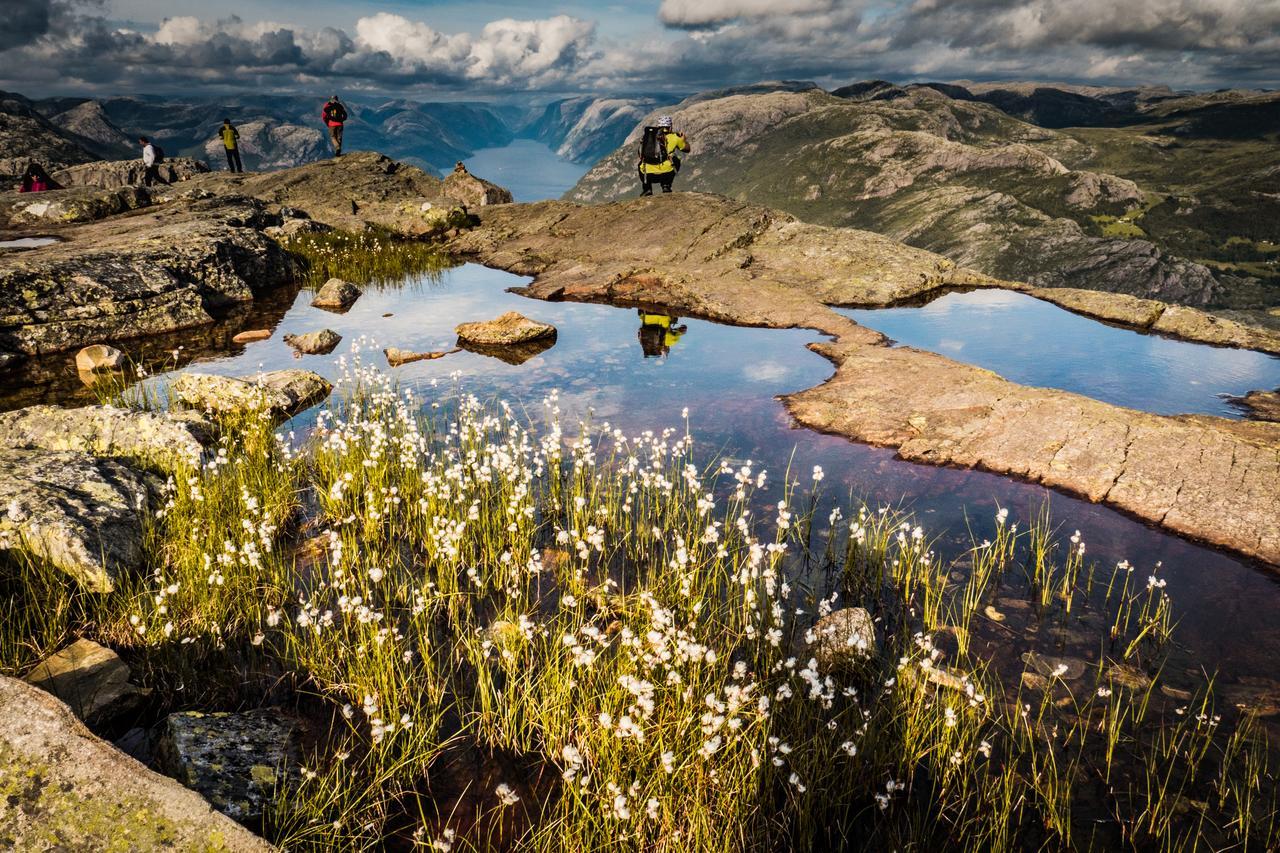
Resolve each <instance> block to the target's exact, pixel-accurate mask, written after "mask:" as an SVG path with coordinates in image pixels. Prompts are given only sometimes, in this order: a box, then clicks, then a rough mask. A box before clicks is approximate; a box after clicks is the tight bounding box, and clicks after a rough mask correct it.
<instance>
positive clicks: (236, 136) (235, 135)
mask: <svg viewBox="0 0 1280 853" xmlns="http://www.w3.org/2000/svg"><path fill="white" fill-rule="evenodd" d="M218 135H219V136H221V137H222V146H223V147H224V148H226V149H227V171H228V172H243V171H244V164H243V163H241V162H240V131H238V130H236V126H235V125H234V124H232V123H231V119H229V118H224V119H223V120H222V127H221V128H219V129H218Z"/></svg>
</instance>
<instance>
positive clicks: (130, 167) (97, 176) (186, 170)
mask: <svg viewBox="0 0 1280 853" xmlns="http://www.w3.org/2000/svg"><path fill="white" fill-rule="evenodd" d="M144 168H145V167H144V166H143V165H142V160H141V159H137V160H98V161H96V162H93V163H81V164H80V165H78V166H69V167H67V168H65V169H59V170H58V171H56V172H54V173H53V175H52V177H53V179H54V180H55V181H57V182H58V183H60V184H62V186H64V187H100V188H102V189H117V188H121V187H130V186H138V185H140V184H141V183H142V173H143V170H144ZM158 171H159V174H160V177H161V178H162V179H163V180H165V181H167V182H169V183H171V184H173V183H178V182H180V181H185V180H188V179H189V178H192V177H194V176H195V175H200V174H203V173H205V172H207V171H209V166H208V165H207V164H206V163H203V162H201V161H200V160H194V159H192V158H190V157H174V158H169V157H166V158H165V160H164V162H163V163H161V164H160V168H159V170H158Z"/></svg>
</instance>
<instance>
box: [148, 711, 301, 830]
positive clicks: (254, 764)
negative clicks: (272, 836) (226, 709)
mask: <svg viewBox="0 0 1280 853" xmlns="http://www.w3.org/2000/svg"><path fill="white" fill-rule="evenodd" d="M297 732H298V729H297V724H296V723H295V722H294V721H293V720H292V719H290V718H289V717H286V716H285V715H283V714H281V713H280V712H278V711H275V710H272V709H259V710H256V711H247V712H245V713H240V714H230V713H211V714H205V713H201V712H198V711H187V712H183V713H178V714H170V715H169V716H168V717H166V718H165V720H164V722H162V723H161V724H160V725H159V727H158V728H157V730H156V732H155V757H156V762H157V764H158V765H159V767H160V768H161V769H162V770H163V771H164V772H165V773H167V774H168V775H170V776H172V777H173V778H175V779H177V780H178V781H179V782H181V783H182V784H184V785H186V786H187V787H188V788H191V789H192V790H194V791H198V792H199V793H200V794H202V795H204V797H206V798H207V799H208V801H209V802H210V803H211V804H212V805H213V807H214V808H215V809H217V810H218V811H220V812H222V813H223V814H225V815H227V816H229V817H232V818H235V819H236V820H238V821H247V822H255V821H260V820H261V819H262V815H263V810H264V809H265V807H266V805H267V803H269V802H270V801H271V798H272V796H273V795H274V793H275V790H276V786H277V785H279V784H280V783H282V782H284V781H285V780H286V779H287V777H288V776H290V775H292V774H294V773H296V772H297V763H298V758H297V746H296V737H297Z"/></svg>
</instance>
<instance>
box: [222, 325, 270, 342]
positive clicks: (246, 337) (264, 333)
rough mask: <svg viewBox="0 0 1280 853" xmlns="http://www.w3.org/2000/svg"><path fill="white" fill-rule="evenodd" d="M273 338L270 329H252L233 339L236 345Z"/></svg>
mask: <svg viewBox="0 0 1280 853" xmlns="http://www.w3.org/2000/svg"><path fill="white" fill-rule="evenodd" d="M269 337H271V330H270V329H250V330H249V331H247V332H240V333H239V334H238V335H236V336H235V337H233V338H232V339H231V342H232V343H234V344H248V343H253V342H254V341H265V340H266V339H267V338H269Z"/></svg>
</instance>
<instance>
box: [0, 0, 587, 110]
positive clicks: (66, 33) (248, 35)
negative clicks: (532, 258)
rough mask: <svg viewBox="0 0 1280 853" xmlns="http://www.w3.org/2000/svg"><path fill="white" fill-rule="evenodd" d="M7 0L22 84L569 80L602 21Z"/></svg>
mask: <svg viewBox="0 0 1280 853" xmlns="http://www.w3.org/2000/svg"><path fill="white" fill-rule="evenodd" d="M6 2H20V3H23V4H27V5H29V6H30V7H31V10H30V14H28V15H26V17H25V18H24V20H26V18H30V21H31V22H30V23H29V24H25V25H24V26H25V30H24V32H25V36H24V37H22V38H12V39H11V42H12V43H11V44H7V45H6V46H0V63H3V66H4V68H5V72H6V73H5V74H4V77H7V78H9V79H10V80H14V81H16V82H19V83H21V82H23V81H34V82H46V83H51V82H53V81H54V80H60V81H61V82H62V83H64V84H65V83H76V82H81V83H85V84H89V85H93V84H98V85H102V84H117V85H129V86H132V85H145V86H146V88H147V90H148V91H156V90H159V89H164V88H173V87H175V86H180V85H183V84H185V83H187V82H189V81H195V82H215V81H218V82H223V83H225V84H227V85H237V84H238V85H245V84H250V83H254V84H257V83H269V84H274V85H275V86H287V85H290V84H296V83H310V82H313V81H315V80H317V79H319V78H345V79H347V80H348V81H350V82H352V83H358V84H363V85H369V86H374V87H379V86H381V87H384V88H385V87H389V86H407V87H412V86H415V85H419V86H437V87H439V86H446V87H459V88H461V87H467V86H470V87H475V88H479V89H486V88H488V89H494V88H509V87H514V88H540V87H547V86H554V85H558V84H559V85H563V84H564V83H565V82H566V81H567V80H568V79H569V78H570V77H571V76H572V75H573V74H574V73H575V72H576V71H577V70H578V68H579V67H580V66H581V65H582V64H583V63H585V62H587V61H589V60H591V59H592V58H593V56H594V49H593V46H592V45H593V42H594V40H595V25H594V24H593V23H591V22H589V21H583V20H579V19H576V18H572V17H569V16H567V15H557V16H555V17H552V18H547V19H543V20H529V21H521V20H514V19H503V20H499V21H493V22H491V23H489V24H487V25H486V26H484V27H483V29H482V30H481V31H480V32H479V33H478V34H474V35H473V34H470V33H457V34H447V33H442V32H438V31H437V30H435V29H433V28H432V27H430V26H428V25H427V24H425V23H422V22H419V21H411V20H409V19H408V18H405V17H402V16H400V15H394V14H390V13H386V12H379V13H376V14H373V15H370V16H366V17H362V18H360V19H358V20H357V21H356V23H355V36H354V37H352V36H350V35H348V34H347V33H346V32H345V31H343V30H339V29H334V28H323V29H318V30H307V29H300V28H295V27H291V26H289V25H285V24H280V23H274V22H270V21H244V20H242V19H241V18H239V17H235V16H232V17H229V18H225V19H221V20H205V19H201V18H196V17H191V16H181V17H172V18H166V19H164V20H163V21H161V22H160V24H159V26H158V27H157V28H156V30H155V32H153V33H150V34H144V33H138V32H135V31H132V30H126V29H122V28H113V27H112V26H110V25H109V24H108V22H107V21H106V20H105V18H103V17H102V16H101V15H95V14H86V13H84V12H85V10H83V9H82V10H76V9H73V7H72V6H71V5H70V3H71V2H74V0H67V3H66V4H62V3H60V2H59V0H6ZM88 11H95V10H92V9H90V10H88ZM39 12H43V13H44V17H43V18H42V17H41V15H40V14H37V13H39ZM0 45H4V43H0ZM11 75H12V76H11ZM143 81H145V84H144V83H143Z"/></svg>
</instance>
